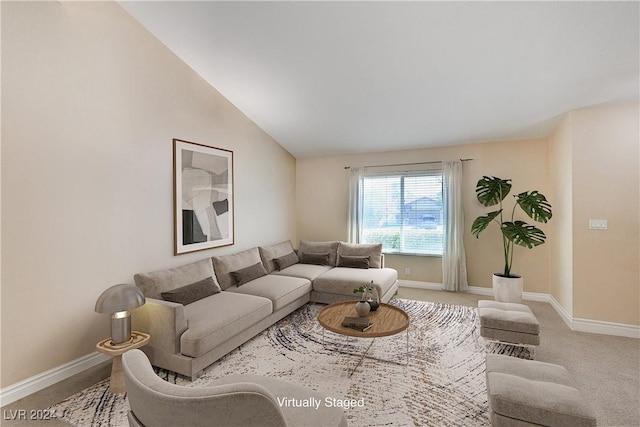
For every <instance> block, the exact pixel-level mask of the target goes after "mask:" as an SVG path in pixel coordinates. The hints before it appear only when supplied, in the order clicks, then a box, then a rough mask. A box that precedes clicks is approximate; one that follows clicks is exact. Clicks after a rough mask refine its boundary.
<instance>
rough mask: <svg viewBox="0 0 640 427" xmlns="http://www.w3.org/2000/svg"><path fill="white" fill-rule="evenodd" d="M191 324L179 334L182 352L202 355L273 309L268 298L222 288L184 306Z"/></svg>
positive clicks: (261, 318) (258, 320)
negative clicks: (225, 290) (221, 290)
mask: <svg viewBox="0 0 640 427" xmlns="http://www.w3.org/2000/svg"><path fill="white" fill-rule="evenodd" d="M184 311H185V316H186V318H187V321H188V322H189V328H188V329H187V330H186V331H185V332H184V333H183V334H182V336H181V337H180V350H181V352H182V354H184V355H186V356H190V357H198V356H202V355H203V354H205V353H206V352H208V351H210V350H211V349H213V348H215V347H217V346H218V345H220V344H222V343H224V342H225V341H227V340H228V339H230V338H232V337H234V336H235V335H237V334H238V333H239V332H242V331H244V330H245V329H247V328H249V327H250V326H252V325H254V324H256V323H258V322H260V321H261V320H263V319H264V318H265V317H267V316H269V315H270V314H271V313H272V312H273V304H272V303H271V301H270V300H269V299H268V298H262V297H258V296H254V295H243V294H239V293H235V292H220V293H218V294H215V295H212V296H210V297H207V298H204V299H201V300H199V301H196V302H194V303H193V304H189V305H186V306H185V307H184Z"/></svg>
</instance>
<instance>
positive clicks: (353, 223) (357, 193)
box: [349, 167, 364, 243]
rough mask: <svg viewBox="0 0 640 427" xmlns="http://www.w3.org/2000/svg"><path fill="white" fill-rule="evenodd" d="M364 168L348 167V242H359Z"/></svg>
mask: <svg viewBox="0 0 640 427" xmlns="http://www.w3.org/2000/svg"><path fill="white" fill-rule="evenodd" d="M363 177H364V168H354V167H352V168H350V169H349V242H350V243H360V231H361V228H362V223H361V219H362V186H361V185H360V184H361V182H362V178H363Z"/></svg>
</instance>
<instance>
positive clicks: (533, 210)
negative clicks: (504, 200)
mask: <svg viewBox="0 0 640 427" xmlns="http://www.w3.org/2000/svg"><path fill="white" fill-rule="evenodd" d="M514 197H516V199H517V203H518V205H520V207H521V208H522V210H523V211H524V212H525V213H526V214H527V215H529V218H531V219H533V220H535V221H538V222H544V223H546V222H547V221H549V220H550V219H551V216H552V214H551V205H550V204H549V202H548V201H547V198H546V197H544V195H543V194H540V193H538V192H537V191H530V192H529V191H525V192H524V193H520V194H518V195H516V196H514Z"/></svg>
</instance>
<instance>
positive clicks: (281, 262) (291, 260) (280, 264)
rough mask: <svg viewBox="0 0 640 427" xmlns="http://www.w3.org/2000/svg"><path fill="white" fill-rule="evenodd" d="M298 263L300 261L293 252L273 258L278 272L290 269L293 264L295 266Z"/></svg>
mask: <svg viewBox="0 0 640 427" xmlns="http://www.w3.org/2000/svg"><path fill="white" fill-rule="evenodd" d="M298 262H300V259H299V258H298V255H296V253H295V252H291V253H290V254H287V255H285V256H281V257H279V258H275V259H274V260H273V263H274V264H275V265H276V267H277V268H278V270H284V269H285V268H287V267H291V266H292V265H293V264H297V263H298Z"/></svg>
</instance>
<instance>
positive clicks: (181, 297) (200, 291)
mask: <svg viewBox="0 0 640 427" xmlns="http://www.w3.org/2000/svg"><path fill="white" fill-rule="evenodd" d="M218 292H221V291H220V287H219V286H218V285H217V284H216V282H214V280H213V277H208V278H206V279H204V280H200V281H199V282H195V283H191V284H190V285H186V286H182V287H179V288H176V289H173V290H171V291H167V292H162V293H161V294H160V295H161V296H162V299H164V300H165V301H170V302H176V303H178V304H182V305H187V304H191V303H192V302H196V301H198V300H201V299H202V298H206V297H208V296H211V295H214V294H217V293H218Z"/></svg>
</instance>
